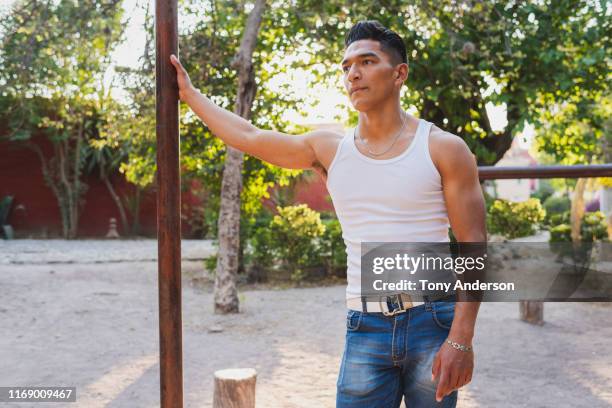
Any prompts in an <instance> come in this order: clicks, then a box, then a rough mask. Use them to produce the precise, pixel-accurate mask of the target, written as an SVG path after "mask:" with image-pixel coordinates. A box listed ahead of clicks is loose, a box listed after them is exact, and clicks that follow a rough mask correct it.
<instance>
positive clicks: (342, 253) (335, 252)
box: [321, 218, 346, 275]
mask: <svg viewBox="0 0 612 408" xmlns="http://www.w3.org/2000/svg"><path fill="white" fill-rule="evenodd" d="M323 224H324V225H325V233H324V234H323V237H322V239H321V252H322V258H323V262H324V263H325V266H326V268H327V273H328V274H329V275H343V274H345V273H346V246H345V244H344V239H343V238H342V228H341V226H340V221H338V220H337V219H335V218H334V219H328V220H324V221H323Z"/></svg>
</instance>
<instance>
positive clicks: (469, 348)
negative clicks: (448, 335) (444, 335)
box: [446, 339, 472, 351]
mask: <svg viewBox="0 0 612 408" xmlns="http://www.w3.org/2000/svg"><path fill="white" fill-rule="evenodd" d="M446 342H447V343H448V344H450V345H451V346H452V347H453V348H454V349H457V350H461V351H472V346H464V345H463V344H459V343H456V342H454V341H451V340H449V339H446Z"/></svg>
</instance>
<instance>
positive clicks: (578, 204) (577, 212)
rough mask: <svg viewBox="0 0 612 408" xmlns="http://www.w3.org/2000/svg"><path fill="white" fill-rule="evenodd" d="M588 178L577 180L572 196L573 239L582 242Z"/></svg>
mask: <svg viewBox="0 0 612 408" xmlns="http://www.w3.org/2000/svg"><path fill="white" fill-rule="evenodd" d="M586 183H587V179H585V178H581V179H578V181H577V182H576V188H575V189H574V197H572V208H571V212H570V221H571V224H572V233H571V235H572V241H573V242H580V227H581V225H582V216H583V215H584V190H585V188H586Z"/></svg>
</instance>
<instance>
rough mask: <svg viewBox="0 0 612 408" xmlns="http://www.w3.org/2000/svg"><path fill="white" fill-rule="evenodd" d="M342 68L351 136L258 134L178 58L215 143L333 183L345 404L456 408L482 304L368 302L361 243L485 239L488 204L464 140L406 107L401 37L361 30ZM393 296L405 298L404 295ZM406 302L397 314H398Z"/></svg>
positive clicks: (351, 38) (185, 91) (183, 92)
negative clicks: (343, 277)
mask: <svg viewBox="0 0 612 408" xmlns="http://www.w3.org/2000/svg"><path fill="white" fill-rule="evenodd" d="M345 45H346V48H345V51H344V56H343V59H342V62H341V67H342V71H343V75H344V86H345V88H346V90H347V92H348V94H349V98H350V101H351V104H352V105H353V107H354V108H355V109H356V110H357V111H358V112H359V123H358V125H357V127H356V128H355V129H351V130H350V131H349V132H347V133H346V134H345V135H342V134H336V133H334V132H332V131H328V130H315V131H312V132H308V133H305V134H303V135H297V136H292V135H287V134H283V133H281V132H276V131H272V130H264V129H258V128H257V127H255V126H253V125H252V124H251V123H249V122H248V121H246V120H244V119H243V118H241V117H239V116H237V115H235V114H233V113H231V112H229V111H227V110H225V109H222V108H220V107H218V106H216V105H214V104H213V103H212V102H211V101H210V100H209V99H208V98H207V97H205V96H203V95H202V94H200V93H199V92H198V90H196V89H195V88H194V87H193V86H192V84H191V82H190V80H189V76H188V74H187V72H186V71H185V70H184V68H183V67H182V65H181V64H180V62H179V61H178V59H176V57H175V56H172V57H171V62H172V64H173V65H174V66H175V67H176V70H177V79H178V84H179V94H180V98H181V100H183V101H184V102H186V103H187V104H188V105H189V106H190V107H191V109H192V110H193V111H194V112H195V113H196V114H197V115H198V116H199V117H200V118H201V119H202V121H203V122H204V123H205V124H206V125H207V126H208V128H209V129H210V130H211V132H212V133H213V134H215V135H216V136H218V137H219V138H221V139H222V140H223V141H224V142H225V143H226V144H227V145H229V146H232V147H234V148H236V149H238V150H241V151H243V152H245V153H248V154H250V155H253V156H256V157H258V158H260V159H261V160H264V161H266V162H269V163H272V164H274V165H277V166H280V167H285V168H291V169H314V170H316V171H317V172H319V173H320V174H321V175H322V176H323V177H324V179H325V181H326V183H327V187H328V190H329V192H330V195H331V198H332V201H333V203H334V207H335V209H336V213H337V215H338V219H339V221H340V223H341V226H342V230H343V238H344V241H345V243H346V245H347V255H348V259H347V263H348V271H347V279H348V286H347V306H348V308H349V310H348V314H347V335H346V345H345V351H344V356H343V358H342V363H341V368H340V372H339V376H338V383H337V387H338V388H337V402H336V403H337V407H398V406H399V405H400V403H401V400H402V398H404V401H405V403H406V405H407V406H409V407H417V408H419V407H433V406H440V407H453V406H455V405H456V400H457V389H459V388H460V387H462V386H463V385H465V384H467V383H469V382H470V381H471V378H472V370H473V365H474V354H473V351H472V349H471V342H472V337H473V335H474V326H475V320H476V315H477V313H478V308H479V303H478V302H459V301H455V299H454V298H451V299H450V300H449V299H448V298H447V299H446V300H428V299H426V300H425V301H424V302H421V304H419V303H412V302H410V301H406V302H400V301H397V302H395V301H392V300H391V299H388V301H387V303H386V305H387V306H386V307H385V306H383V302H367V301H363V298H361V296H360V243H361V242H367V241H370V242H376V241H378V242H380V241H385V242H390V241H394V242H448V226H449V221H450V226H451V228H452V231H453V233H454V235H455V237H456V239H457V240H458V241H459V242H484V241H485V240H486V230H485V222H484V219H485V218H484V214H485V211H484V200H483V196H482V191H481V189H480V185H479V182H478V174H477V168H476V163H475V161H474V157H473V155H472V154H471V152H470V151H469V149H468V147H467V145H466V144H465V142H463V140H462V139H460V138H459V137H457V136H455V135H452V134H450V133H447V132H445V131H443V130H441V129H439V128H438V127H436V126H433V125H432V124H431V123H429V122H426V121H424V120H419V119H418V118H416V117H414V116H412V115H409V114H408V113H406V112H404V111H403V110H402V108H401V106H400V89H401V87H402V85H403V83H404V82H405V81H406V79H407V77H408V64H407V57H406V49H405V46H404V43H403V41H402V39H401V38H400V37H399V36H398V35H397V34H396V33H395V32H393V31H391V30H389V29H387V28H385V27H384V26H382V25H381V24H380V23H378V22H376V21H361V22H358V23H357V24H355V25H354V26H353V27H352V28H351V30H350V32H349V33H348V35H347V37H346V40H345ZM394 299H397V298H396V297H395V298H394ZM393 305H395V306H396V307H394V306H393Z"/></svg>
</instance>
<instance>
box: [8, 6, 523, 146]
mask: <svg viewBox="0 0 612 408" xmlns="http://www.w3.org/2000/svg"><path fill="white" fill-rule="evenodd" d="M13 3H14V0H0V14H3V13H5V12H7V11H8V9H9V7H10V5H11V4H13ZM144 4H146V0H124V8H125V11H126V12H125V16H126V34H125V38H126V41H125V42H124V43H122V44H121V45H119V46H118V47H117V48H116V50H115V51H114V52H113V54H112V61H113V65H118V66H128V67H134V68H135V67H138V66H139V61H138V59H139V57H140V56H141V55H142V51H141V50H143V49H144V45H145V38H146V37H145V32H144V29H143V24H144V19H145V11H144V8H143V5H144ZM150 4H151V7H152V8H154V2H153V1H151V3H150ZM194 23H195V20H194V19H193V18H192V19H191V20H190V19H189V18H188V16H184V15H180V11H179V25H180V27H181V30H183V29H189V27H190V26H192V25H193V24H194ZM296 58H299V55H298V56H296ZM332 68H335V65H333V66H332ZM113 72H114V68H113V67H111V69H110V70H109V71H108V72H107V75H106V76H105V82H106V83H107V85H108V84H110V82H111V80H112V76H113ZM283 83H289V84H290V86H291V88H292V89H293V90H294V92H296V93H304V94H309V95H314V96H315V97H316V98H317V99H318V101H317V103H316V104H315V105H314V106H312V107H310V106H306V107H304V110H305V111H306V117H303V116H302V115H300V114H299V113H298V112H297V111H291V110H289V111H287V112H286V113H285V115H284V119H286V120H287V121H290V122H293V123H296V124H301V125H305V124H315V123H330V122H337V120H336V119H335V118H336V117H340V121H341V122H343V121H345V120H346V110H345V109H341V108H339V107H338V105H340V106H346V105H347V104H349V99H348V96H347V95H346V94H345V93H341V92H339V91H338V90H336V89H335V88H333V87H327V86H325V84H321V83H316V82H314V81H313V80H312V78H308V75H305V74H304V73H303V72H288V73H287V74H285V75H278V76H277V77H276V78H275V80H274V81H272V83H270V84H269V86H270V87H272V88H275V89H279V88H280V86H281V85H282V84H283ZM493 90H494V84H492V86H491V87H490V89H489V90H487V91H488V92H491V91H493ZM115 96H117V97H118V98H122V97H123V95H122V94H121V92H120V91H118V92H117V93H116V94H115ZM405 108H406V109H407V110H408V111H411V107H405ZM486 109H487V112H488V115H489V119H490V121H491V126H492V127H493V130H501V129H503V128H504V127H505V125H506V123H507V122H506V109H505V107H504V106H493V105H492V104H490V103H489V104H487V106H486ZM532 140H533V128H532V127H530V126H527V127H526V130H525V131H524V132H523V134H522V135H521V136H520V137H519V144H520V146H521V147H523V148H528V147H529V145H531V142H532Z"/></svg>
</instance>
